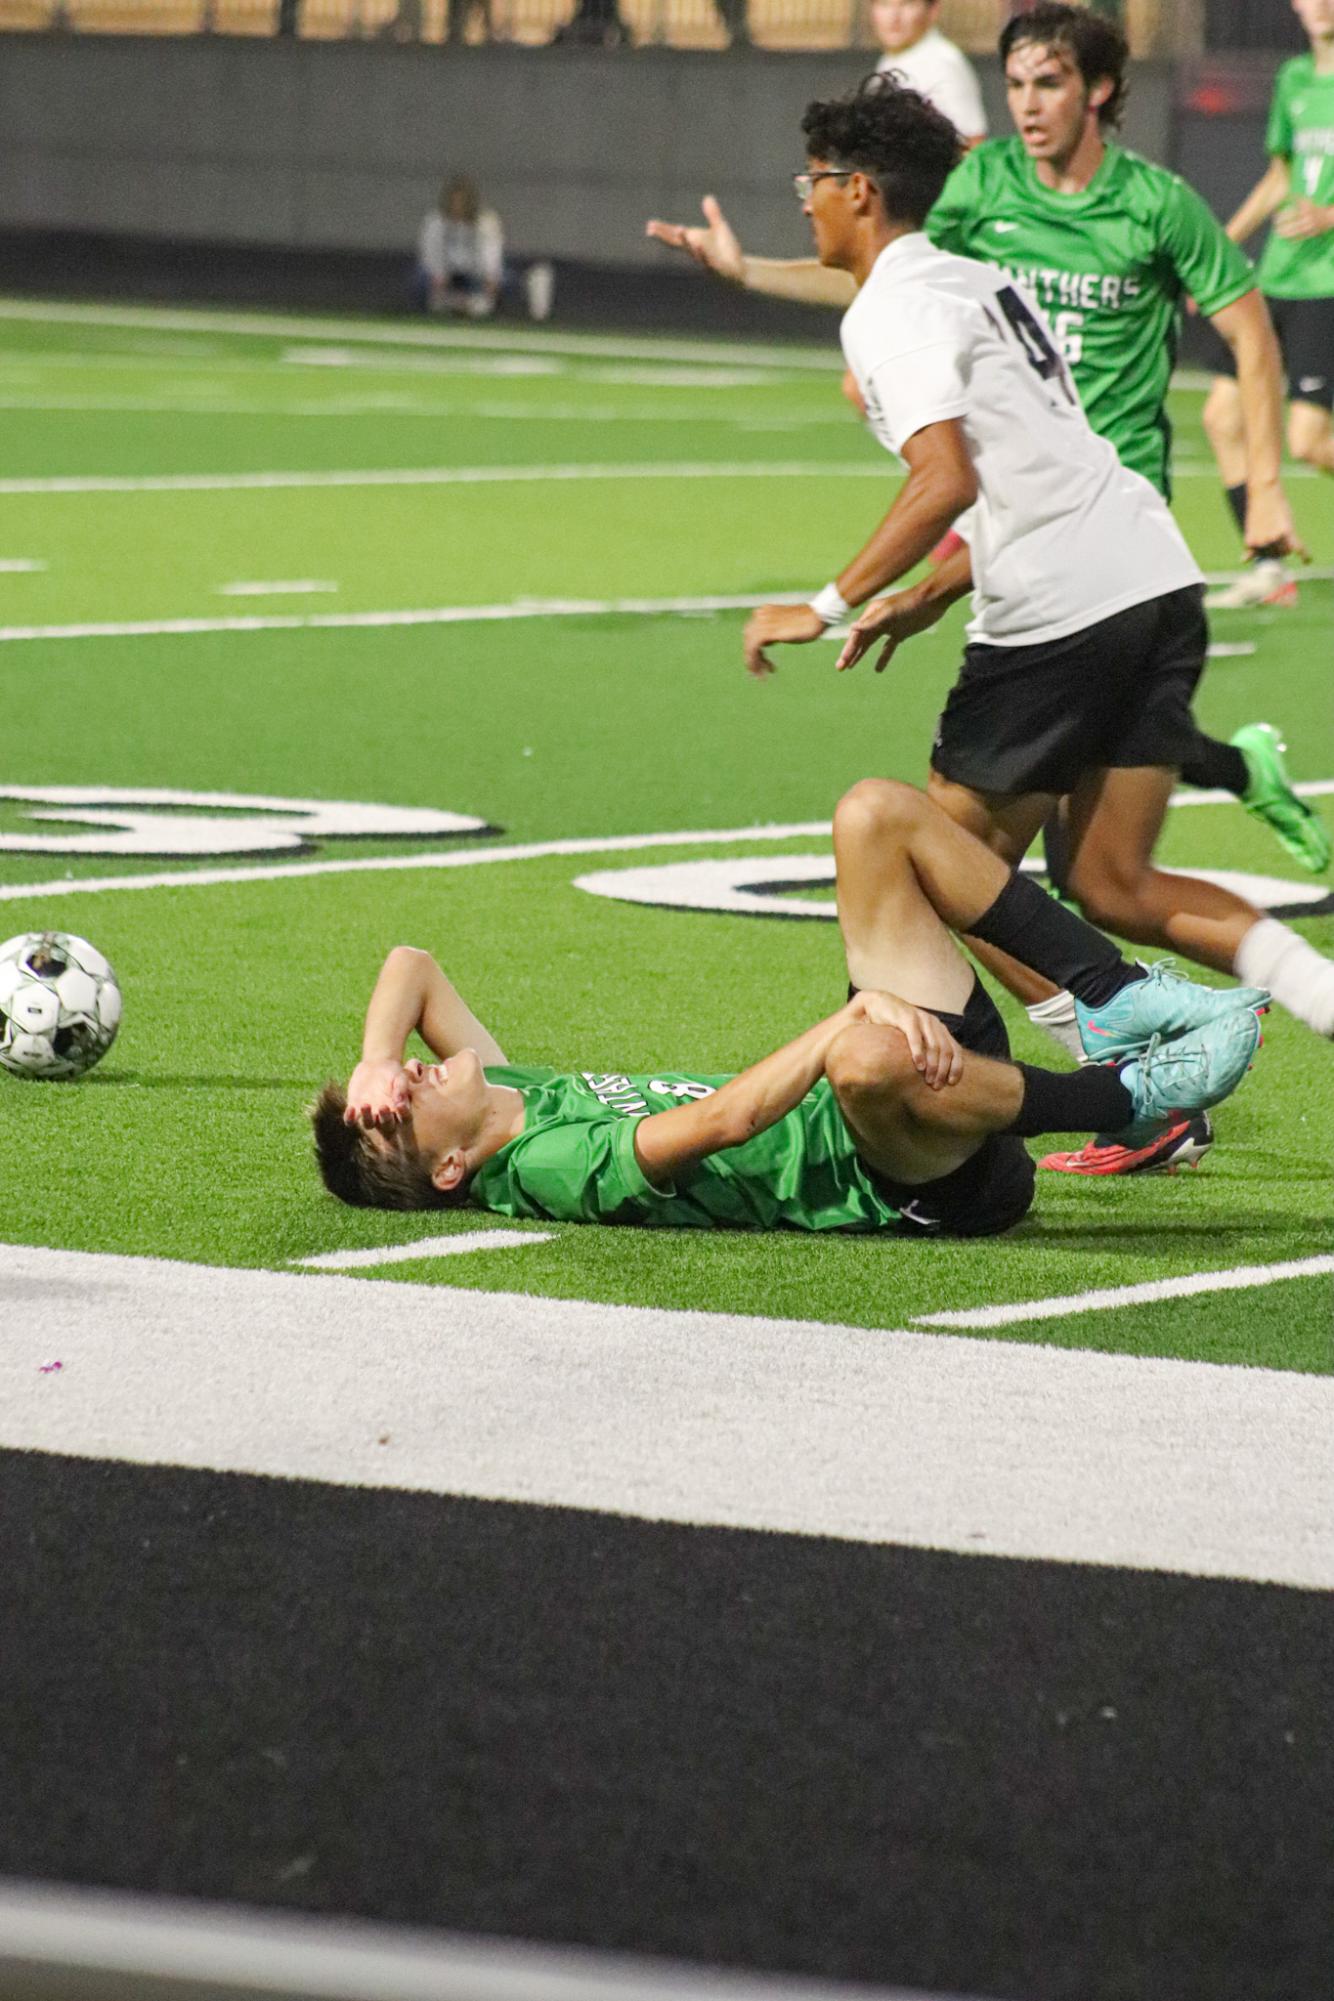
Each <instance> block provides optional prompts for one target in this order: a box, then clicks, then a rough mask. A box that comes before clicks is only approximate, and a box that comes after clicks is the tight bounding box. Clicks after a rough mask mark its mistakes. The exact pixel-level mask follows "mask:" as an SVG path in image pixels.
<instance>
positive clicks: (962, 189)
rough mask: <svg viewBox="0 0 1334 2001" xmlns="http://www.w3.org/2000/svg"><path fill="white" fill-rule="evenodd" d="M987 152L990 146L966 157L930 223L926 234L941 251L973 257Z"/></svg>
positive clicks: (927, 225) (930, 218) (945, 190)
mask: <svg viewBox="0 0 1334 2001" xmlns="http://www.w3.org/2000/svg"><path fill="white" fill-rule="evenodd" d="M986 151H987V148H986V146H975V147H974V148H973V150H972V152H971V153H965V154H964V157H963V158H962V160H960V162H959V164H958V166H957V167H956V168H955V169H954V172H953V173H952V174H951V175H950V177H949V179H948V180H947V181H946V183H945V185H944V187H943V188H942V190H941V193H940V198H939V200H938V201H937V203H936V205H935V207H934V208H933V209H932V211H931V213H930V215H928V217H927V219H926V233H927V235H928V236H929V237H930V239H931V241H932V242H933V243H934V244H935V246H936V248H937V249H938V250H952V251H953V252H954V253H955V255H956V256H959V257H968V256H971V255H972V231H973V228H974V226H975V224H976V220H977V213H978V208H979V206H980V203H981V197H982V165H981V162H982V156H983V155H984V154H985V153H986Z"/></svg>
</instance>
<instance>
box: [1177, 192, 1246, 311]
mask: <svg viewBox="0 0 1334 2001" xmlns="http://www.w3.org/2000/svg"><path fill="white" fill-rule="evenodd" d="M1163 245H1164V248H1165V249H1166V251H1167V253H1168V255H1169V257H1170V258H1171V260H1172V263H1173V265H1174V266H1175V268H1176V271H1177V274H1178V276H1179V277H1180V280H1181V283H1182V285H1183V287H1184V288H1185V290H1186V291H1187V292H1188V293H1189V294H1190V296H1191V298H1192V299H1194V301H1195V303H1196V305H1197V306H1198V307H1199V309H1200V311H1201V312H1202V313H1204V314H1205V315H1206V316H1208V315H1209V314H1210V313H1220V312H1221V311H1222V310H1223V308H1224V306H1230V305H1231V304H1232V303H1233V301H1234V300H1236V299H1240V298H1241V297H1242V296H1243V294H1244V293H1246V292H1249V291H1251V290H1252V289H1253V288H1254V285H1255V270H1254V267H1253V266H1252V264H1251V261H1250V259H1249V257H1247V255H1246V253H1245V251H1243V250H1241V249H1240V248H1239V247H1238V245H1237V244H1235V243H1234V242H1233V241H1232V238H1231V237H1230V236H1229V235H1228V233H1227V231H1226V230H1225V229H1224V228H1223V226H1222V224H1221V223H1220V222H1219V220H1218V218H1217V216H1215V215H1214V213H1213V211H1212V209H1210V208H1209V207H1208V205H1207V204H1206V203H1205V202H1204V201H1203V200H1202V199H1201V197H1200V196H1199V195H1197V194H1196V192H1195V190H1194V188H1192V187H1188V186H1187V185H1186V183H1185V181H1182V180H1179V179H1178V178H1177V177H1176V175H1173V176H1172V180H1171V195H1170V197H1169V198H1168V200H1167V201H1166V202H1165V203H1164V206H1163Z"/></svg>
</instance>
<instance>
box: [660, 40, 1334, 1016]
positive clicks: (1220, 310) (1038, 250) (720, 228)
mask: <svg viewBox="0 0 1334 2001" xmlns="http://www.w3.org/2000/svg"><path fill="white" fill-rule="evenodd" d="M1000 53H1001V57H1002V60H1003V62H1004V65H1005V84H1006V93H1007V97H1008V100H1009V106H1010V112H1011V116H1012V117H1013V119H1014V121H1015V125H1016V127H1017V128H1018V136H1017V137H1015V138H1012V139H996V140H990V141H988V142H987V143H986V144H985V145H982V146H979V147H977V148H976V150H974V151H973V152H971V153H970V154H969V155H968V157H967V158H966V159H965V160H964V161H963V162H962V163H961V164H960V165H959V167H958V168H957V170H956V171H955V172H954V173H953V174H952V175H951V176H950V178H949V180H948V182H947V184H946V186H945V189H944V191H943V193H942V195H941V198H940V200H939V201H938V202H937V203H936V205H935V207H934V208H933V210H932V211H931V214H930V215H929V216H928V217H927V218H926V223H925V228H926V232H927V234H928V236H930V238H931V239H932V241H933V242H935V243H937V244H939V245H940V247H941V248H942V249H946V250H953V251H957V252H958V253H959V254H960V255H963V256H971V257H982V258H986V259H987V260H988V261H989V262H991V263H995V264H999V265H1000V266H1002V268H1004V269H1005V270H1007V271H1009V272H1010V273H1011V274H1012V275H1013V276H1014V277H1015V278H1016V280H1017V281H1018V282H1019V284H1020V286H1021V287H1022V289H1023V290H1024V292H1025V293H1026V294H1027V295H1028V296H1029V297H1030V298H1031V299H1033V300H1034V301H1035V302H1036V303H1037V304H1038V305H1039V306H1041V307H1042V308H1043V310H1044V311H1045V312H1046V313H1047V314H1048V316H1049V317H1050V318H1051V321H1052V325H1053V330H1054V332H1055V334H1056V337H1057V345H1058V346H1059V347H1060V348H1061V350H1062V352H1063V353H1064V356H1065V359H1066V361H1067V363H1068V364H1069V367H1070V372H1071V375H1072V376H1073V378H1074V382H1075V387H1076V388H1077V389H1078V391H1079V395H1080V399H1081V401H1082V402H1083V405H1084V408H1085V411H1086V412H1087V414H1088V419H1089V422H1090V424H1092V426H1093V428H1094V430H1095V431H1098V432H1100V433H1101V434H1102V435H1103V436H1104V437H1106V438H1110V440H1111V442H1112V443H1113V444H1114V445H1115V447H1116V449H1117V451H1118V452H1119V454H1120V456H1121V458H1122V460H1123V462H1124V463H1125V464H1126V465H1128V466H1130V467H1132V468H1133V469H1134V470H1135V471H1137V472H1141V473H1143V474H1144V476H1145V478H1146V479H1148V480H1150V481H1151V482H1152V484H1153V485H1154V486H1155V487H1156V488H1157V489H1158V491H1159V492H1160V493H1161V494H1163V495H1164V496H1165V497H1167V498H1170V448H1171V424H1170V422H1169V419H1168V415H1167V391H1168V387H1169V385H1170V381H1171V374H1172V366H1173V362H1174V360H1175V356H1176V348H1177V337H1178V329H1179V322H1180V314H1181V306H1182V301H1183V299H1185V298H1186V297H1190V298H1193V299H1194V300H1195V302H1196V303H1197V304H1198V306H1199V307H1200V309H1201V311H1202V312H1203V313H1204V314H1205V315H1206V316H1207V317H1208V318H1209V319H1210V321H1211V323H1212V325H1213V327H1214V328H1215V329H1216V331H1217V332H1218V334H1219V336H1220V338H1221V340H1222V341H1224V342H1225V343H1226V346H1227V348H1228V349H1229V350H1231V351H1233V352H1235V354H1236V357H1237V371H1238V387H1237V390H1236V392H1235V393H1236V397H1237V405H1236V408H1237V414H1238V421H1239V422H1240V424H1241V426H1242V430H1243V433H1244V436H1245V438H1246V441H1247V444H1246V453H1247V457H1246V475H1245V478H1246V486H1245V491H1244V494H1243V495H1242V496H1240V498H1241V500H1242V501H1243V502H1244V508H1243V512H1244V532H1245V536H1246V541H1247V546H1248V547H1250V548H1252V549H1255V550H1258V551H1265V552H1266V553H1267V555H1268V556H1269V557H1270V558H1276V557H1278V556H1281V555H1282V554H1284V553H1287V552H1290V551H1299V550H1300V545H1299V543H1298V542H1297V540H1296V537H1295V534H1294V531H1293V524H1292V517H1291V512H1290V509H1289V507H1288V503H1287V500H1286V497H1285V496H1284V493H1283V489H1282V485H1281V482H1280V478H1279V468H1280V458H1281V381H1280V375H1279V361H1278V351H1277V348H1276V346H1275V343H1274V337H1273V331H1272V328H1271V327H1270V325H1269V321H1268V318H1267V315H1266V312H1265V307H1264V302H1263V300H1262V298H1261V296H1260V294H1259V292H1258V291H1257V290H1256V287H1255V276H1254V273H1253V271H1252V269H1251V266H1250V264H1249V263H1248V261H1247V260H1246V258H1245V257H1244V256H1243V255H1242V253H1241V252H1240V250H1239V249H1238V248H1237V246H1236V245H1235V244H1234V243H1233V242H1231V240H1230V239H1229V238H1228V236H1227V235H1226V234H1225V233H1224V231H1223V230H1222V228H1221V227H1220V225H1219V223H1218V222H1217V221H1216V219H1215V218H1214V216H1213V215H1212V214H1211V213H1210V211H1209V209H1208V208H1207V207H1206V205H1205V204H1204V202H1202V201H1201V200H1200V198H1199V196H1198V195H1196V194H1195V193H1194V191H1193V190H1192V189H1191V188H1189V187H1188V186H1187V185H1186V184H1185V182H1184V181H1182V180H1181V179H1180V178H1179V177H1178V176H1177V175H1175V174H1171V173H1168V172H1167V171H1166V170H1165V169H1163V168H1161V167H1156V166H1153V165H1151V164H1150V162H1148V161H1146V160H1142V159H1140V158H1139V157H1138V156H1137V155H1136V154H1134V153H1130V152H1127V151H1126V150H1125V149H1124V148H1123V147H1121V146H1118V145H1117V144H1116V143H1115V141H1114V139H1112V138H1111V136H1110V134H1111V133H1112V132H1113V131H1114V130H1115V127H1116V125H1117V122H1118V120H1119V118H1120V115H1121V111H1122V109H1123V107H1124V102H1125V97H1126V89H1127V85H1126V67H1127V62H1128V51H1127V48H1126V43H1125V38H1124V36H1123V35H1122V34H1121V32H1120V30H1119V29H1118V28H1117V27H1116V26H1115V25H1114V24H1113V23H1112V22H1110V21H1108V20H1105V19H1103V18H1101V17H1100V16H1098V15H1096V14H1093V13H1090V12H1089V11H1088V10H1086V9H1084V8H1080V7H1067V6H1057V5H1047V4H1043V5H1039V6H1037V7H1035V8H1033V9H1032V10H1031V11H1030V12H1028V13H1025V14H1022V15H1018V16H1016V17H1015V18H1014V19H1013V20H1011V21H1010V22H1009V23H1008V24H1007V26H1006V28H1005V30H1004V32H1003V34H1002V36H1001V40H1000ZM704 208H705V216H706V222H707V226H706V227H705V228H703V229H699V228H690V227H688V226H684V225H681V224H676V223H663V222H657V221H654V222H650V223H649V225H648V229H649V233H650V234H651V235H653V236H655V237H657V238H658V239H659V241H661V242H664V243H667V244H670V245H671V246H672V247H674V248H679V249H683V250H685V251H687V252H688V253H689V254H690V255H691V256H692V257H693V258H694V259H695V261H696V262H697V263H700V264H702V265H704V266H706V267H707V268H708V269H710V270H712V271H714V272H715V273H717V275H719V276H720V277H723V278H726V279H730V280H731V281H732V282H733V283H737V284H740V285H742V286H743V287H745V288H746V289H748V290H751V291H758V292H766V293H772V294H774V295H775V296H779V297H784V298H790V299H796V300H804V301H806V302H807V303H810V304H824V305H841V306H846V305H847V304H848V303H849V302H850V300H851V298H852V295H853V288H852V285H851V283H850V281H849V279H848V277H847V275H846V274H845V273H844V272H843V271H841V270H838V269H835V268H832V267H829V266H822V265H821V264H820V263H819V262H818V261H811V260H809V259H795V260H793V259H775V258H761V257H751V256H748V255H747V254H746V253H745V252H744V251H743V250H742V248H741V245H740V243H739V242H738V240H737V238H736V236H735V234H734V233H733V231H732V230H731V228H730V226H729V225H728V223H727V219H726V217H725V216H724V215H723V213H722V210H721V209H720V208H719V206H718V204H717V202H716V201H714V200H713V199H712V197H710V198H709V199H708V200H706V202H705V204H704ZM1303 553H1304V552H1303ZM1282 753H1283V745H1282V741H1281V739H1280V736H1279V733H1278V732H1277V731H1276V730H1275V729H1273V728H1272V726H1270V725H1268V724H1265V723H1252V724H1248V725H1247V726H1246V727H1245V728H1244V729H1241V730H1238V731H1237V733H1236V735H1235V736H1234V737H1233V738H1232V740H1231V742H1230V743H1227V744H1223V743H1219V742H1218V741H1216V740H1215V739H1214V738H1212V737H1208V736H1205V735H1204V734H1203V732H1201V733H1199V735H1198V737H1197V740H1196V742H1195V744H1194V745H1192V746H1189V747H1184V748H1183V751H1182V763H1181V772H1182V776H1183V777H1184V778H1185V779H1186V780H1187V782H1188V783H1190V784H1193V785H1202V786H1217V787H1220V788H1222V789H1223V790H1225V791H1228V792H1231V793H1232V794H1233V795H1234V796H1235V797H1236V798H1238V799H1240V800H1241V802H1242V803H1243V804H1244V805H1245V806H1246V808H1247V810H1248V811H1250V812H1251V813H1253V814H1254V815H1255V816H1256V817H1257V818H1259V819H1262V820H1263V821H1264V822H1265V823H1266V824H1267V825H1268V826H1269V827H1270V828H1271V830H1272V831H1273V833H1274V834H1275V835H1276V836H1277V838H1278V839H1279V841H1280V842H1281V843H1282V844H1283V846H1284V848H1285V849H1286V850H1287V852H1288V853H1289V854H1290V855H1292V856H1293V857H1294V859H1296V860H1297V861H1298V862H1300V864H1301V865H1302V866H1303V867H1304V868H1307V869H1309V870H1311V871H1312V872H1313V873H1318V872H1319V871H1320V870H1321V869H1323V868H1325V867H1327V866H1328V863H1329V859H1330V841H1329V835H1328V833H1327V831H1326V829H1325V826H1324V823H1323V822H1322V821H1321V819H1320V818H1319V816H1318V815H1317V814H1316V813H1315V812H1313V810H1312V809H1311V808H1310V807H1309V806H1308V805H1307V804H1306V802H1305V801H1304V800H1302V799H1300V798H1299V797H1298V796H1297V794H1296V793H1295V792H1294V790H1293V788H1292V785H1291V782H1290V780H1289V778H1288V774H1287V771H1286V768H1285V766H1284V763H1283V754H1282ZM1051 846H1052V848H1053V853H1052V855H1051V856H1050V857H1049V859H1050V860H1051V861H1052V862H1053V864H1054V866H1055V868H1056V872H1057V874H1058V875H1060V874H1061V872H1062V864H1063V857H1062V856H1061V855H1060V854H1059V853H1058V852H1056V849H1057V843H1056V842H1055V841H1053V842H1052V843H1051ZM1022 997H1023V998H1025V999H1027V1000H1029V1001H1030V1002H1037V1001H1038V1000H1039V999H1040V998H1046V999H1050V998H1051V997H1049V996H1046V997H1040V996H1039V994H1038V992H1037V990H1036V989H1034V988H1031V987H1030V988H1029V989H1028V990H1027V991H1025V992H1024V993H1023V994H1022ZM1062 1006H1063V1004H1061V1003H1059V1002H1057V1003H1056V1012H1057V1014H1058V1017H1059V1015H1060V1013H1061V1012H1062ZM1066 1011H1067V1012H1068V1010H1066ZM1044 1025H1049V1024H1044ZM1059 1025H1060V1023H1059V1019H1058V1023H1057V1026H1058V1027H1059Z"/></svg>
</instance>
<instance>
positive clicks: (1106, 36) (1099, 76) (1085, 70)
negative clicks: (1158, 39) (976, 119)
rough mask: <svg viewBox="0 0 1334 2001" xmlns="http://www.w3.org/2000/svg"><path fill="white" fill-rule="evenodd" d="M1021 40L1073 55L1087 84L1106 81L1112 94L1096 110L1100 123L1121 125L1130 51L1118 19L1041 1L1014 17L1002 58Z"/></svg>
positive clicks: (1005, 34) (1003, 38) (1007, 27)
mask: <svg viewBox="0 0 1334 2001" xmlns="http://www.w3.org/2000/svg"><path fill="white" fill-rule="evenodd" d="M1023 42H1040V43H1042V44H1043V45H1044V46H1045V47H1047V48H1053V49H1064V50H1065V51H1066V52H1067V54H1069V55H1070V56H1073V58H1074V61H1075V64H1076V67H1077V68H1078V70H1079V74H1080V75H1081V76H1082V77H1083V79H1084V83H1085V85H1086V86H1087V87H1088V88H1089V89H1092V87H1093V85H1094V84H1095V83H1102V82H1108V83H1110V84H1111V86H1112V94H1111V96H1110V97H1109V98H1108V100H1107V102H1106V104H1103V105H1100V106H1099V108H1098V123H1099V125H1105V126H1117V125H1119V124H1120V123H1121V114H1122V113H1123V112H1124V110H1125V108H1126V93H1127V91H1128V90H1129V88H1130V86H1129V84H1128V83H1127V81H1126V64H1127V63H1128V62H1129V60H1130V50H1129V47H1128V46H1127V43H1126V38H1125V36H1124V35H1123V34H1122V33H1121V30H1120V29H1119V28H1118V27H1117V25H1116V23H1115V21H1109V20H1108V19H1107V17H1106V16H1105V15H1104V14H1094V13H1092V12H1090V10H1089V9H1088V8H1087V7H1062V6H1057V5H1055V4H1054V0H1043V4H1042V5H1040V6H1037V7H1034V8H1033V9H1032V10H1031V11H1030V12H1029V13H1027V14H1016V15H1015V17H1014V19H1013V20H1012V21H1007V22H1006V24H1005V26H1004V28H1003V29H1002V30H1001V38H1000V57H1001V61H1002V63H1004V62H1007V61H1008V60H1009V55H1010V51H1011V49H1015V48H1018V47H1019V45H1020V44H1021V43H1023Z"/></svg>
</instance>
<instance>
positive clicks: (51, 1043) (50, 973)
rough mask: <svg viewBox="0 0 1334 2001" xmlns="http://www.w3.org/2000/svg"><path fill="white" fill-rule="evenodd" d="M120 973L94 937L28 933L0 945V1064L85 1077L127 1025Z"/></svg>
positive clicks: (32, 1072)
mask: <svg viewBox="0 0 1334 2001" xmlns="http://www.w3.org/2000/svg"><path fill="white" fill-rule="evenodd" d="M120 1006H121V1002H120V988H119V986H118V985H117V983H116V975H115V974H114V973H113V972H112V970H111V968H110V966H109V965H108V964H107V962H106V960H105V959H104V958H103V956H102V954H101V953H100V952H99V951H98V949H97V947H96V946H95V945H90V944H89V943H88V940H87V939H86V938H74V937H71V936H70V935H69V933H68V932H65V931H27V932H25V933H23V935H22V936H21V937H18V938H7V939H6V940H5V942H4V944H3V945H0V1063H3V1065H4V1067H5V1069H6V1070H12V1071H13V1073H14V1075H15V1076H16V1077H81V1076H82V1075H83V1073H84V1071H85V1070H91V1069H92V1067H93V1065H94V1063H100V1062H101V1060H102V1058H103V1057H104V1056H105V1055H106V1053H107V1051H108V1049H110V1047H111V1045H112V1043H113V1042H114V1041H115V1039H116V1030H117V1029H118V1028H119V1026H120Z"/></svg>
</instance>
